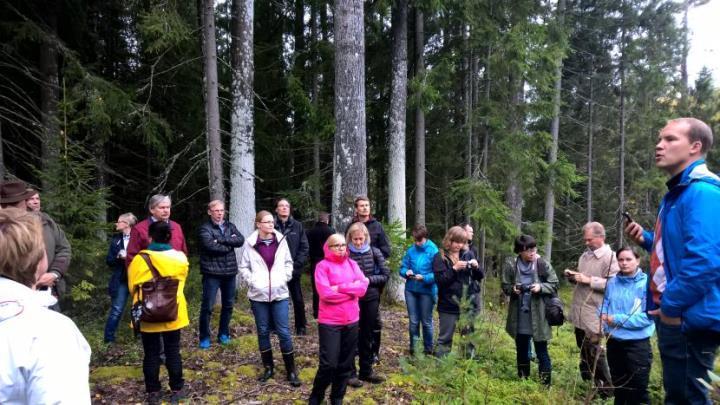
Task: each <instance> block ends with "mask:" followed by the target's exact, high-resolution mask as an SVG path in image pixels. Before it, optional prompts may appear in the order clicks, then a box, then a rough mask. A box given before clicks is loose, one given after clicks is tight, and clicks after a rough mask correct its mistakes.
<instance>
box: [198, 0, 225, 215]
mask: <svg viewBox="0 0 720 405" xmlns="http://www.w3.org/2000/svg"><path fill="white" fill-rule="evenodd" d="M202 12H203V18H202V23H203V26H202V33H203V67H204V70H205V80H204V81H205V131H206V135H207V158H208V180H209V185H210V199H211V200H221V201H224V199H225V187H224V185H223V166H222V144H221V141H220V106H219V101H218V73H217V44H216V41H215V1H214V0H203V2H202Z"/></svg>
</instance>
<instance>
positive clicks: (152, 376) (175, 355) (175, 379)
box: [141, 329, 185, 392]
mask: <svg viewBox="0 0 720 405" xmlns="http://www.w3.org/2000/svg"><path fill="white" fill-rule="evenodd" d="M141 336H142V344H143V351H144V352H145V357H143V374H144V375H145V391H146V392H159V391H160V390H161V389H162V387H161V386H160V363H161V361H160V353H161V352H162V350H163V344H164V345H165V367H166V368H167V371H168V377H169V378H170V389H171V390H173V391H178V390H180V389H182V387H183V385H184V384H185V381H184V380H183V375H182V374H183V373H182V358H181V357H180V329H178V330H173V331H170V332H157V333H149V332H142V333H141Z"/></svg>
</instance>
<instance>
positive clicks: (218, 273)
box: [198, 200, 245, 349]
mask: <svg viewBox="0 0 720 405" xmlns="http://www.w3.org/2000/svg"><path fill="white" fill-rule="evenodd" d="M207 212H208V216H210V218H209V220H208V221H206V222H205V223H203V224H202V225H201V226H200V230H199V231H198V236H199V242H200V272H201V273H202V286H203V289H202V304H201V306H200V323H199V329H200V331H199V332H200V344H199V347H200V348H201V349H209V348H210V318H211V316H212V311H213V305H214V304H215V296H216V295H217V292H218V290H220V300H221V305H222V308H221V310H220V324H219V326H218V336H217V341H218V343H220V344H223V345H224V344H228V343H229V342H230V318H231V317H232V310H233V304H234V303H235V275H236V274H237V272H238V266H237V258H236V256H235V249H236V248H239V247H241V246H242V245H243V243H244V242H245V237H244V236H243V235H242V234H241V233H240V231H238V229H237V228H236V227H235V225H234V224H233V223H232V222H230V221H227V220H225V203H223V202H222V201H220V200H213V201H210V203H208V211H207Z"/></svg>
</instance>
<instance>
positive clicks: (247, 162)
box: [230, 0, 255, 236]
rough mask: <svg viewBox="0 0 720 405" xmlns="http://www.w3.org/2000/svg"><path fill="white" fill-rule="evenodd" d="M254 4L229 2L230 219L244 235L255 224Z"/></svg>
mask: <svg viewBox="0 0 720 405" xmlns="http://www.w3.org/2000/svg"><path fill="white" fill-rule="evenodd" d="M253 7H254V4H253V0H233V3H232V10H233V11H232V15H233V26H232V61H231V62H232V69H233V73H232V114H231V122H230V125H231V131H230V133H231V135H230V150H231V154H232V156H231V164H230V220H231V221H233V222H234V223H235V225H236V226H237V227H238V230H240V232H242V234H243V235H245V236H247V235H249V234H250V233H252V231H253V229H254V227H255V140H254V133H253V120H254V117H253V108H254V99H253V95H254V94H253V80H254V73H255V70H254V69H255V66H254V59H253V11H254V9H253Z"/></svg>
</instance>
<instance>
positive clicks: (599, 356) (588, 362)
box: [565, 222, 619, 396]
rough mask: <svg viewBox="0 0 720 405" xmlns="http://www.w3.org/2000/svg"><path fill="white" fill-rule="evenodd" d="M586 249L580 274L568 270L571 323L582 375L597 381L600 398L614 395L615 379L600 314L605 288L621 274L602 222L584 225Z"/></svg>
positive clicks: (579, 263) (584, 377) (586, 378)
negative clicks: (603, 344) (604, 344)
mask: <svg viewBox="0 0 720 405" xmlns="http://www.w3.org/2000/svg"><path fill="white" fill-rule="evenodd" d="M583 239H584V241H585V246H586V247H587V250H586V251H585V252H584V253H583V254H582V256H580V260H578V271H571V270H566V271H565V275H566V276H567V278H568V280H569V281H570V282H572V283H575V284H576V286H575V291H574V292H573V301H572V309H571V311H570V320H571V321H572V323H573V325H575V340H576V342H577V346H578V348H580V374H581V376H582V378H583V380H586V381H587V380H591V379H594V381H595V385H596V386H597V388H598V389H599V390H600V391H599V393H600V395H601V396H609V395H610V394H611V393H612V388H611V387H612V378H611V377H610V368H609V367H608V364H607V357H606V356H605V351H604V349H603V348H602V347H601V346H600V340H601V339H602V329H600V328H601V326H600V316H599V315H598V311H599V309H600V307H601V306H602V304H603V299H604V296H605V295H604V293H605V285H606V284H607V280H608V278H610V277H613V276H615V274H616V273H617V272H618V271H619V266H618V262H617V259H616V258H615V253H614V252H613V250H612V249H611V248H610V246H609V245H607V244H606V243H605V227H603V225H602V224H601V223H599V222H589V223H587V224H585V226H583Z"/></svg>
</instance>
